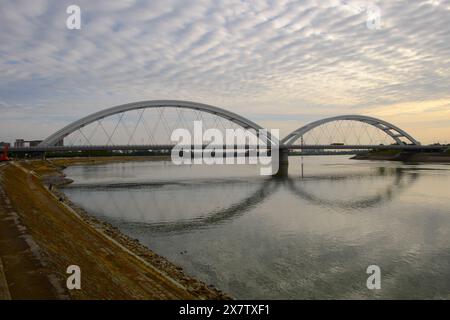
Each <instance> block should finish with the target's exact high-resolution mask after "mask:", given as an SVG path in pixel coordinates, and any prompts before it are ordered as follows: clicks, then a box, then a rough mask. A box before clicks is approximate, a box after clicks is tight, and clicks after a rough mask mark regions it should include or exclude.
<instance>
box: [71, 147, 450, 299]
mask: <svg viewBox="0 0 450 320" xmlns="http://www.w3.org/2000/svg"><path fill="white" fill-rule="evenodd" d="M289 161H290V165H289V177H287V178H283V179H275V178H271V177H264V176H260V175H259V170H258V168H257V167H256V166H250V165H240V166H237V165H222V166H206V165H192V166H176V165H174V164H172V163H171V162H151V161H149V162H126V163H110V164H105V165H95V166H90V165H82V166H71V167H69V168H67V169H66V170H65V174H66V175H67V177H68V178H70V179H73V180H74V182H73V183H72V184H71V185H69V186H68V187H66V188H64V190H63V191H64V192H65V193H66V195H67V196H68V197H69V198H70V199H71V200H72V201H73V202H74V203H76V204H77V205H79V206H81V207H83V208H84V209H86V210H87V211H88V212H89V213H90V214H92V215H94V216H96V217H97V218H100V219H102V220H104V221H107V222H110V223H111V224H113V225H115V226H116V227H118V228H119V229H120V230H121V231H122V232H123V233H125V234H127V235H129V236H131V237H133V238H136V239H139V241H140V242H141V243H143V244H144V245H146V246H148V247H149V248H150V249H152V250H153V251H155V252H157V253H159V254H161V255H162V256H164V257H166V258H168V259H169V260H171V261H172V262H174V263H175V264H177V265H180V266H182V267H183V269H184V270H185V271H186V272H187V273H188V274H190V275H192V276H195V277H197V278H199V279H201V280H203V281H205V282H206V283H209V284H213V285H215V286H216V287H218V288H219V289H221V290H223V291H225V292H227V293H229V294H231V295H232V296H233V297H235V298H241V299H359V298H362V299H373V298H382V299H399V298H404V299H418V298H421V299H422V298H425V299H435V298H447V299H448V298H450V165H445V164H403V163H398V162H387V161H358V160H350V159H349V156H308V157H290V159H289ZM369 265H376V266H378V267H379V268H380V270H381V289H375V290H370V289H368V287H367V286H366V280H367V278H368V277H369V274H367V273H366V269H367V267H368V266H369Z"/></svg>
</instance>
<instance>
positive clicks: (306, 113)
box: [0, 0, 450, 143]
mask: <svg viewBox="0 0 450 320" xmlns="http://www.w3.org/2000/svg"><path fill="white" fill-rule="evenodd" d="M72 4H76V5H78V6H80V8H81V30H69V29H67V27H66V19H67V17H68V14H67V13H66V8H67V7H68V6H69V5H72ZM373 5H376V6H377V7H378V8H379V9H380V10H381V11H380V12H381V15H380V25H379V28H369V27H368V25H367V17H368V10H369V9H368V8H373V7H372V6H373ZM369 11H370V10H369ZM449 22H450V0H426V1H425V0H423V1H422V0H416V1H395V0H393V1H392V0H391V1H388V0H385V1H358V0H355V1H352V0H347V1H344V0H321V1H319V0H316V1H313V0H306V1H289V0H272V1H271V0H261V1H235V0H229V1H217V0H216V1H212V0H211V1H207V0H195V1H194V0H179V1H174V0H162V1H159V0H152V1H144V0H123V1H106V0H99V1H87V0H79V1H74V0H60V1H56V0H55V1H50V0H33V1H29V0H11V1H10V0H0V70H1V72H0V119H1V122H0V141H10V142H12V141H13V139H15V138H19V137H23V138H26V139H43V138H45V137H46V136H48V135H49V134H51V133H53V132H54V131H56V130H57V129H59V128H61V127H62V126H64V125H66V124H68V123H69V122H71V121H73V120H76V119H78V118H80V117H82V116H85V115H87V114H89V113H92V112H95V111H99V110H101V109H104V108H107V107H111V106H114V105H118V104H122V103H128V102H133V101H141V100H152V99H181V100H191V101H196V102H202V103H208V104H212V105H215V106H219V107H222V108H225V109H228V110H231V111H234V112H236V113H239V114H241V115H244V116H247V117H248V118H250V119H251V120H253V121H255V122H257V123H259V124H261V125H263V126H266V127H269V128H279V129H281V131H282V133H284V134H286V133H287V132H288V131H290V130H292V129H296V128H297V127H299V126H301V125H304V124H306V123H308V122H310V121H313V120H317V119H320V118H323V117H328V116H335V115H341V114H364V115H370V116H375V117H379V118H382V119H384V120H386V121H389V122H392V123H394V124H396V125H398V126H399V127H401V128H402V129H405V130H406V131H408V132H409V133H410V134H412V135H413V136H414V137H415V138H416V139H418V140H420V141H421V142H423V143H431V142H438V141H439V142H441V143H450V92H449V84H450V26H449Z"/></svg>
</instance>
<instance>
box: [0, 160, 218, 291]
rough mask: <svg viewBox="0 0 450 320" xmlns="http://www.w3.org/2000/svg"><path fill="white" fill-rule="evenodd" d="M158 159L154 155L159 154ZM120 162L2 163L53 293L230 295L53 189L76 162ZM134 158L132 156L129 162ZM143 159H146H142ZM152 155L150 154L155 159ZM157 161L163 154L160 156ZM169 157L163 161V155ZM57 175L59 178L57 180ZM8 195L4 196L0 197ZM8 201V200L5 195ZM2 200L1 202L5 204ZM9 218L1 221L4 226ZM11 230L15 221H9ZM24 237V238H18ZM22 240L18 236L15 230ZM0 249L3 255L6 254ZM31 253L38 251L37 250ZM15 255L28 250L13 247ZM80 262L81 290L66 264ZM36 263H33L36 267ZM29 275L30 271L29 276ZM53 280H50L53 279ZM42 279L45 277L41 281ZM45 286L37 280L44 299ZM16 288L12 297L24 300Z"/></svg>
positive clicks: (8, 194) (5, 184) (13, 203)
mask: <svg viewBox="0 0 450 320" xmlns="http://www.w3.org/2000/svg"><path fill="white" fill-rule="evenodd" d="M152 158H153V157H152ZM117 160H118V159H115V160H114V159H112V158H105V159H101V158H94V159H88V158H79V159H73V158H71V159H57V160H56V159H55V160H51V161H48V160H47V161H42V160H36V161H21V162H17V163H14V164H13V163H9V164H7V165H4V166H2V170H1V172H0V174H1V180H0V181H1V187H2V189H3V190H4V196H3V198H5V199H6V200H7V201H8V202H9V203H10V207H11V211H13V212H15V213H17V216H18V217H17V218H18V223H20V226H19V225H16V228H17V229H21V230H22V231H23V230H26V236H28V237H29V238H30V239H32V241H33V243H35V244H36V245H35V248H34V251H35V252H36V253H35V256H38V257H39V259H36V258H30V261H32V262H33V263H34V265H35V266H34V268H35V269H39V272H40V274H42V275H45V276H46V277H45V279H44V278H43V280H42V279H41V280H42V281H41V282H42V283H45V284H46V285H48V287H49V288H50V289H48V290H47V291H48V292H47V293H46V294H47V295H46V296H45V297H46V298H52V297H53V298H57V299H60V298H64V297H68V298H71V299H223V298H227V296H226V295H224V294H223V293H221V292H219V291H218V290H216V289H214V288H212V287H209V286H207V285H206V284H204V283H202V282H200V281H198V280H196V279H193V278H191V277H189V276H187V275H186V274H185V273H184V272H183V271H182V269H181V268H179V267H177V266H175V265H173V264H172V263H170V262H169V261H167V260H166V259H164V258H163V257H161V256H159V255H157V254H155V253H154V252H152V251H151V250H149V249H148V248H146V247H144V246H143V245H141V244H139V242H137V241H136V240H133V239H130V238H128V237H127V236H125V235H123V234H121V233H120V232H119V231H118V230H117V229H116V228H114V227H113V226H111V225H109V224H107V223H104V222H101V221H98V220H97V219H95V218H93V217H91V216H89V214H88V213H87V212H85V211H83V210H82V209H81V208H77V207H76V206H74V205H73V204H72V203H70V201H69V200H68V199H67V198H65V196H64V195H63V194H62V193H60V192H59V191H58V190H57V188H55V187H53V188H52V189H53V190H52V192H50V191H49V190H48V189H47V187H46V186H45V180H46V179H48V178H49V177H53V178H61V179H62V178H63V176H62V173H61V171H60V169H61V168H63V167H66V166H68V165H73V164H82V163H84V164H86V163H89V164H96V163H97V164H98V163H106V162H111V161H117ZM127 160H130V159H127ZM139 160H143V159H142V158H140V159H139ZM147 160H148V159H147ZM153 160H155V158H153ZM159 160H161V159H159ZM53 180H55V179H53ZM0 196H1V195H0ZM5 199H4V200H5ZM0 204H1V202H0ZM2 224H3V225H4V224H5V221H3V220H0V229H1V225H2ZM9 228H10V229H11V226H9ZM16 236H17V235H16ZM11 237H12V238H14V235H13V234H11ZM5 250H6V249H5V248H3V249H2V248H1V247H0V257H1V256H2V255H5V256H6V254H5V253H4V252H6V251H5ZM30 250H31V249H30ZM10 251H11V250H9V252H8V254H7V255H9V256H11V255H14V254H17V255H20V252H16V253H14V252H10ZM69 265H78V266H80V268H81V272H82V287H81V290H67V289H66V286H65V282H66V279H67V276H68V275H67V274H66V269H67V267H68V266H69ZM31 266H32V264H31ZM4 269H5V271H4V274H5V275H6V280H7V283H8V284H10V283H11V282H10V281H8V279H15V278H20V274H17V272H15V270H14V264H13V263H11V264H7V265H4ZM22 277H23V275H22ZM46 279H47V280H48V281H46ZM36 283H39V282H36ZM41 287H42V284H41V285H37V284H36V285H35V286H33V284H31V285H30V288H29V290H31V291H35V292H36V294H35V295H32V298H36V297H39V295H40V294H41V295H42V293H39V290H40V288H41ZM22 297H23V293H20V292H15V293H14V294H12V298H22Z"/></svg>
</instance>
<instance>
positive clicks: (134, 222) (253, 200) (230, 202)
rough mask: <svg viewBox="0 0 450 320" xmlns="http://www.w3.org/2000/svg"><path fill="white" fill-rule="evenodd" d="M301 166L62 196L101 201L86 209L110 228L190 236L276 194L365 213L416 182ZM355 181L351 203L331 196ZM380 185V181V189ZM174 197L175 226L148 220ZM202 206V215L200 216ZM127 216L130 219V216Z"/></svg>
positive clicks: (393, 172) (398, 170)
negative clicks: (281, 172)
mask: <svg viewBox="0 0 450 320" xmlns="http://www.w3.org/2000/svg"><path fill="white" fill-rule="evenodd" d="M303 166H304V164H303V162H301V167H302V170H301V175H300V176H295V175H291V176H278V177H265V178H263V177H256V178H253V180H254V181H249V180H248V179H246V178H228V179H226V178H225V179H219V180H217V179H210V178H206V179H204V180H201V179H195V180H194V181H188V180H184V181H179V182H175V181H166V182H164V181H158V182H131V183H130V182H125V183H121V182H116V183H110V182H107V183H105V184H101V183H100V184H98V183H95V184H80V183H78V184H74V185H71V186H68V187H67V188H66V189H65V192H66V193H68V194H69V196H71V197H74V198H75V200H76V201H78V202H80V204H82V205H83V204H85V203H86V202H87V203H89V198H90V197H93V198H100V201H93V202H92V204H94V206H93V207H91V208H90V209H91V210H92V211H93V212H97V213H100V214H101V215H104V217H105V218H107V219H112V222H113V223H114V220H116V221H115V222H119V221H120V222H122V223H123V222H127V223H128V224H130V226H134V227H136V228H140V229H146V230H148V231H151V232H159V233H164V232H190V231H192V230H195V229H202V228H211V227H214V226H215V225H218V224H222V223H227V222H228V221H229V220H232V219H236V218H239V217H240V216H242V215H244V214H245V213H246V212H248V211H250V210H252V209H254V208H255V207H257V206H258V205H260V204H261V203H263V202H264V201H267V200H269V199H270V197H272V196H273V195H274V194H275V193H278V192H281V193H283V192H289V193H291V194H292V195H294V196H295V197H297V198H299V199H300V200H301V201H306V202H308V203H310V204H312V205H317V206H326V207H330V208H341V209H364V208H368V207H373V206H377V205H383V204H384V203H385V202H388V201H390V200H392V199H393V198H394V197H395V196H397V195H399V194H401V193H402V192H403V190H404V189H406V188H408V187H410V186H411V185H412V184H413V183H414V181H415V180H416V179H417V177H418V173H415V172H413V173H411V171H410V170H408V169H405V168H402V167H392V168H389V167H388V168H386V167H375V168H372V169H371V170H370V171H366V172H356V173H355V172H352V173H339V172H334V173H331V174H320V173H319V174H317V173H313V174H311V175H308V173H307V172H305V170H304V167H303ZM89 169H91V168H89ZM89 171H90V170H89ZM88 174H91V173H88ZM358 181H359V182H362V183H363V184H364V185H365V188H360V189H359V192H360V194H358V193H354V192H352V194H351V197H350V198H348V196H349V195H348V194H347V195H346V196H344V197H342V198H339V197H338V198H336V195H339V194H341V193H342V186H343V184H346V183H347V184H348V183H358ZM380 182H382V183H381V185H380ZM371 184H372V185H373V186H376V187H377V188H376V190H374V191H373V192H371V193H367V192H366V191H365V190H366V189H373V188H371ZM317 186H319V188H317ZM324 187H325V188H326V189H327V190H326V193H324ZM224 189H225V190H238V193H236V194H234V195H233V194H228V193H224V192H223V190H224ZM205 190H208V193H214V191H216V194H215V195H214V198H213V199H214V200H213V199H211V198H209V197H204V198H203V197H201V196H200V197H199V194H202V192H204V191H205ZM353 191H354V190H353ZM357 191H358V190H357ZM168 192H169V193H170V194H171V195H173V198H168V197H165V196H160V193H162V194H167V193H168ZM146 193H150V194H152V197H151V200H150V199H149V198H148V197H145V194H146ZM175 193H176V195H175ZM180 193H182V194H180ZM218 195H221V196H220V198H221V199H220V201H219V199H217V197H218ZM142 196H144V197H142ZM327 196H328V197H331V198H327ZM179 197H182V198H183V199H184V200H183V203H182V204H178V205H177V206H176V208H174V212H176V213H178V214H176V215H175V217H176V219H175V221H171V219H170V218H169V219H168V221H164V220H166V219H167V216H163V217H162V219H161V220H162V221H154V220H153V218H154V217H155V214H156V215H158V214H159V213H157V212H155V210H162V211H167V206H168V202H169V203H171V204H172V205H174V201H175V202H176V201H177V200H176V199H177V198H179ZM86 198H87V199H86ZM124 199H126V200H125V201H124ZM224 200H225V201H224ZM192 202H196V203H197V204H198V203H202V205H196V206H195V208H193V210H194V211H195V212H196V213H197V215H196V216H194V217H191V218H188V219H186V214H187V216H189V215H191V214H192V212H186V211H189V207H190V206H189V205H187V203H192ZM208 202H209V203H208ZM218 203H219V205H217V204H218ZM210 204H213V207H212V208H211V209H209V211H208V209H207V208H208V206H209V205H210ZM202 207H204V208H206V210H207V211H204V209H203V208H202ZM299 210H301V208H299ZM132 212H134V214H131V213H132Z"/></svg>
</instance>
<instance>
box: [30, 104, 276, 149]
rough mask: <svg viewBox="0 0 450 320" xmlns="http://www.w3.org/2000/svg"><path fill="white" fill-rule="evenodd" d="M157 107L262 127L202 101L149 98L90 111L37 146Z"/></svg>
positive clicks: (273, 138) (246, 126)
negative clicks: (119, 116) (117, 116)
mask: <svg viewBox="0 0 450 320" xmlns="http://www.w3.org/2000/svg"><path fill="white" fill-rule="evenodd" d="M159 107H175V108H184V109H192V110H199V111H203V112H208V113H211V114H214V115H216V116H219V117H221V118H224V119H226V120H229V121H231V122H233V123H235V124H237V125H239V126H241V127H243V128H244V129H254V130H256V131H257V132H258V131H259V130H262V129H263V128H262V127H261V126H259V125H258V124H256V123H254V122H253V121H251V120H249V119H247V118H244V117H242V116H240V115H238V114H236V113H233V112H230V111H227V110H225V109H222V108H218V107H214V106H211V105H207V104H203V103H197V102H191V101H182V100H149V101H140V102H132V103H128V104H123V105H119V106H115V107H111V108H108V109H104V110H101V111H98V112H95V113H92V114H90V115H88V116H86V117H84V118H81V119H79V120H77V121H74V122H72V123H70V124H69V125H67V126H65V127H64V128H62V129H60V130H58V131H57V132H55V133H54V134H52V135H50V136H49V137H47V138H46V139H45V140H43V141H42V142H41V143H40V144H39V146H41V147H42V146H54V145H56V144H57V143H58V142H60V141H61V140H62V139H64V137H66V136H68V135H69V134H71V133H73V132H75V131H76V130H78V129H80V128H82V127H84V126H86V125H88V124H90V123H92V122H95V121H98V120H101V119H103V118H106V117H109V116H112V115H114V114H118V113H122V112H127V111H130V110H138V109H145V108H159ZM267 137H268V138H269V139H270V140H272V142H273V143H275V144H278V141H276V138H275V137H271V136H270V134H269V133H267Z"/></svg>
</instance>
